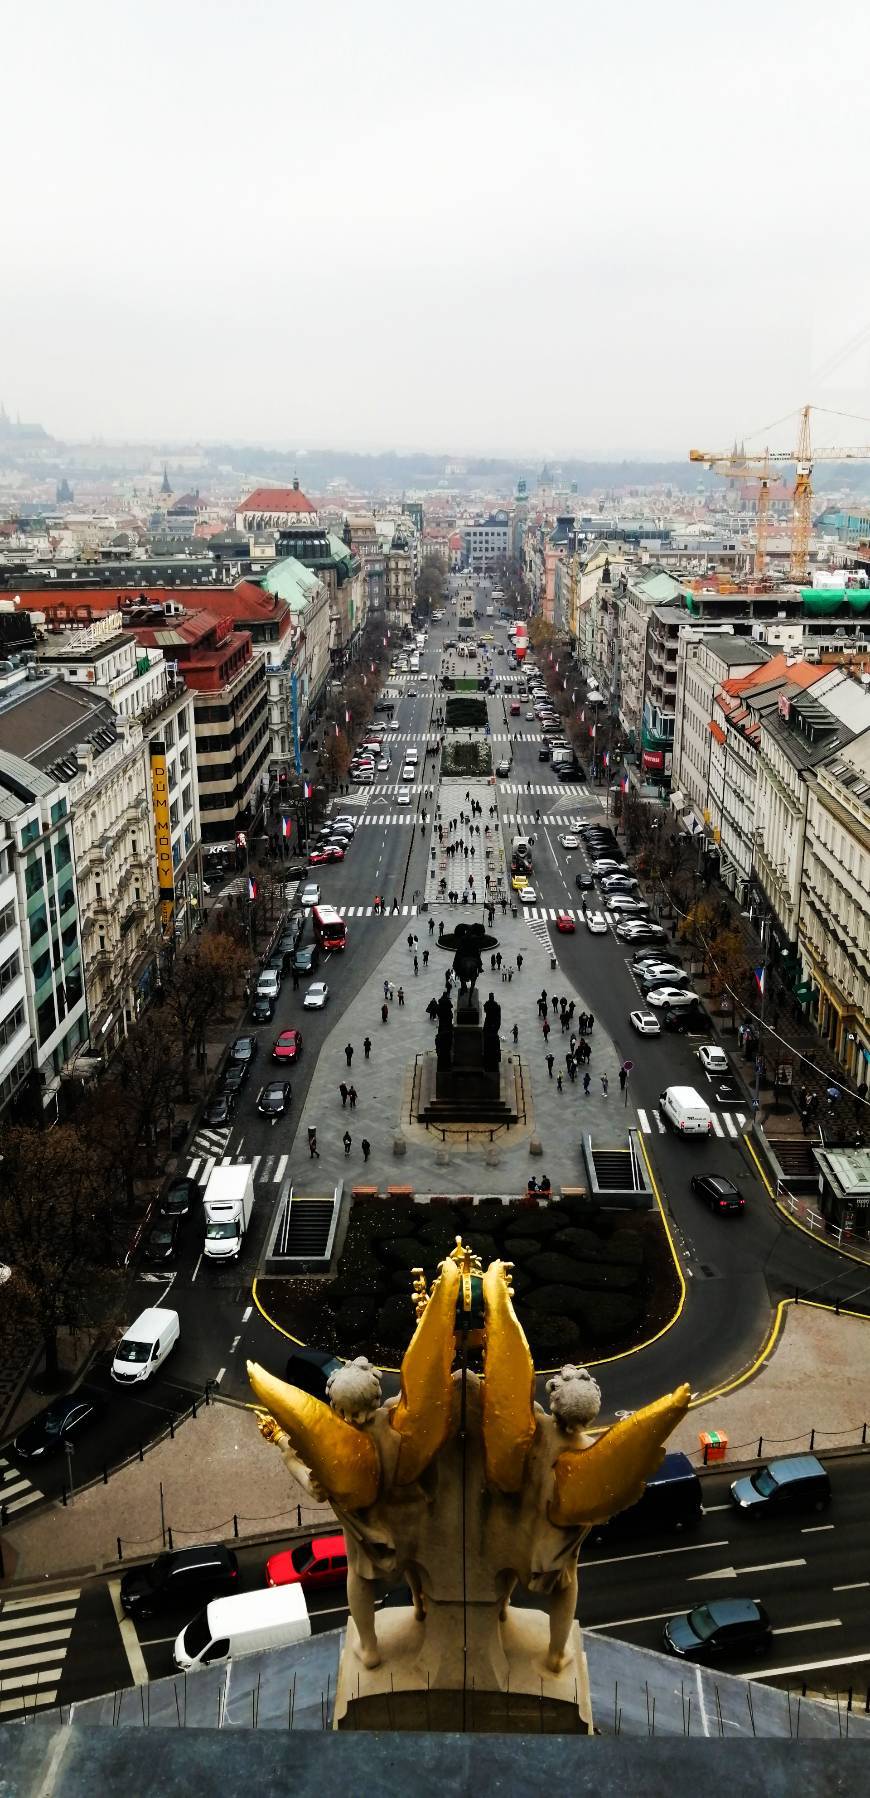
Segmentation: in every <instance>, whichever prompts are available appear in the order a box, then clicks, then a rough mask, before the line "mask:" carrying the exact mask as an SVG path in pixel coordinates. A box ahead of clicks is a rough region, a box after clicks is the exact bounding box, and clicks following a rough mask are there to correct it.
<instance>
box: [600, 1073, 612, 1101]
mask: <svg viewBox="0 0 870 1798" xmlns="http://www.w3.org/2000/svg"><path fill="white" fill-rule="evenodd" d="M609 1085H610V1081H609V1080H608V1078H607V1075H606V1074H602V1076H601V1092H602V1095H603V1097H604V1098H605V1099H606V1098H607V1089H608V1087H609Z"/></svg>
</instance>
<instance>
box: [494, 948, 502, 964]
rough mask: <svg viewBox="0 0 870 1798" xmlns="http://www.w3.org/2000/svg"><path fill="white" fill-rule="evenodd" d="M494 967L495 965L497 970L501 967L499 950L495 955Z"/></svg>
mask: <svg viewBox="0 0 870 1798" xmlns="http://www.w3.org/2000/svg"><path fill="white" fill-rule="evenodd" d="M495 965H496V967H497V968H500V967H501V950H500V949H499V951H498V954H497V955H496V958H495Z"/></svg>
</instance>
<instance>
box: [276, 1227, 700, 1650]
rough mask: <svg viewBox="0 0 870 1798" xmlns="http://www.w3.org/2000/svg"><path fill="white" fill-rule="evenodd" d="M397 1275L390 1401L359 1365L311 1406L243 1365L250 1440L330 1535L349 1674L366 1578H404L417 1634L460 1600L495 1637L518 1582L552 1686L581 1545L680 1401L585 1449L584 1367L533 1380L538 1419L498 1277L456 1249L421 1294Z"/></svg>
mask: <svg viewBox="0 0 870 1798" xmlns="http://www.w3.org/2000/svg"><path fill="white" fill-rule="evenodd" d="M414 1273H415V1276H416V1286H415V1294H414V1297H415V1302H416V1307H417V1327H416V1329H415V1331H414V1334H413V1336H412V1338H411V1341H410V1343H409V1345H408V1348H407V1350H406V1353H405V1356H404V1359H403V1361H402V1370H401V1392H400V1395H399V1397H398V1398H393V1399H388V1400H387V1401H386V1402H383V1401H382V1397H381V1383H380V1377H379V1375H378V1373H377V1370H376V1369H375V1368H374V1367H372V1366H371V1365H370V1363H369V1362H368V1361H367V1360H365V1359H364V1358H362V1357H360V1358H359V1359H357V1360H355V1361H351V1362H349V1363H348V1364H347V1365H345V1366H343V1367H341V1368H340V1369H339V1370H338V1371H337V1372H336V1373H334V1374H333V1375H332V1376H331V1379H330V1381H329V1384H328V1400H329V1402H328V1403H327V1404H323V1403H322V1402H321V1401H319V1400H318V1399H315V1398H311V1397H310V1396H309V1394H308V1393H306V1392H302V1391H300V1390H299V1389H298V1388H297V1387H295V1386H290V1385H288V1384H287V1383H286V1382H284V1381H283V1380H279V1379H275V1378H274V1377H273V1376H272V1375H271V1374H269V1373H267V1372H266V1371H265V1370H264V1369H263V1368H261V1367H258V1366H256V1365H255V1364H253V1363H250V1362H249V1363H248V1377H249V1379H250V1383H251V1386H252V1387H253V1390H254V1393H255V1394H256V1397H257V1399H258V1400H259V1401H260V1404H261V1405H262V1406H263V1407H264V1412H263V1414H262V1415H261V1416H260V1417H259V1427H260V1429H261V1431H262V1433H263V1435H264V1436H265V1437H266V1438H267V1439H268V1440H270V1441H274V1442H276V1443H277V1445H278V1446H279V1447H280V1449H281V1451H282V1453H283V1455H284V1458H285V1461H286V1462H287V1465H288V1467H289V1468H290V1471H291V1472H292V1473H293V1474H294V1476H295V1477H296V1479H297V1480H299V1481H300V1483H301V1484H302V1485H303V1487H304V1488H305V1489H306V1490H307V1491H308V1492H309V1493H310V1494H311V1495H312V1496H314V1497H315V1498H317V1499H322V1498H324V1497H325V1498H327V1499H328V1500H329V1502H330V1503H331V1505H332V1507H333V1510H334V1511H335V1514H336V1516H337V1518H338V1519H339V1521H340V1523H341V1524H342V1526H343V1528H344V1532H345V1537H346V1541H347V1551H348V1606H349V1610H350V1614H351V1617H352V1619H353V1622H354V1624H355V1626H356V1634H357V1644H356V1652H357V1654H358V1655H359V1658H360V1660H361V1661H362V1662H363V1664H364V1665H365V1666H366V1667H375V1666H377V1665H378V1663H379V1661H380V1650H379V1646H378V1640H377V1632H376V1627H375V1594H376V1585H377V1581H378V1580H386V1581H387V1582H388V1583H391V1584H395V1583H396V1582H397V1581H401V1580H404V1581H405V1582H406V1583H407V1585H408V1587H409V1588H410V1591H411V1595H412V1598H413V1604H414V1615H415V1617H416V1619H417V1620H418V1622H419V1623H420V1624H421V1625H424V1626H425V1624H426V1620H427V1616H431V1615H434V1614H435V1607H442V1606H456V1605H458V1604H460V1603H461V1604H462V1605H463V1607H468V1606H469V1605H471V1606H483V1607H489V1608H490V1609H491V1610H492V1612H493V1614H494V1616H495V1617H496V1618H497V1619H498V1620H500V1621H501V1622H504V1620H505V1618H506V1615H507V1607H508V1604H509V1600H510V1595H511V1592H512V1590H513V1588H514V1586H515V1585H516V1584H517V1583H519V1584H520V1585H522V1586H524V1587H526V1589H527V1590H529V1591H532V1592H537V1593H541V1594H543V1595H546V1597H547V1598H548V1601H549V1602H548V1611H549V1651H548V1655H547V1660H546V1667H547V1670H548V1671H550V1672H552V1673H557V1672H558V1671H559V1669H560V1668H561V1667H562V1665H563V1661H564V1656H565V1647H566V1643H567V1641H568V1635H569V1631H570V1630H571V1627H572V1624H573V1621H574V1617H575V1613H576V1607H577V1562H578V1555H579V1550H580V1545H581V1543H582V1541H583V1538H584V1535H585V1534H586V1532H587V1531H588V1529H589V1528H590V1527H591V1526H592V1525H593V1524H596V1523H600V1522H602V1521H604V1520H605V1519H606V1518H608V1517H611V1516H613V1514H614V1513H615V1512H617V1511H621V1510H624V1509H625V1508H626V1506H628V1505H631V1504H633V1503H634V1502H635V1501H636V1500H637V1499H638V1498H639V1497H640V1495H641V1493H642V1491H643V1488H644V1483H645V1481H646V1480H647V1479H648V1478H649V1476H650V1474H651V1473H653V1472H654V1471H655V1469H656V1468H657V1467H658V1466H659V1464H660V1462H661V1459H662V1456H663V1453H664V1444H665V1442H666V1441H667V1438H668V1436H669V1435H670V1433H671V1431H672V1430H673V1429H674V1427H675V1425H676V1424H677V1423H678V1422H679V1421H680V1419H681V1418H682V1417H683V1416H684V1414H685V1412H686V1409H687V1407H688V1403H689V1397H690V1390H689V1387H688V1386H680V1387H678V1388H677V1390H676V1391H675V1392H671V1393H668V1394H666V1395H665V1396H664V1397H663V1398H659V1399H656V1400H655V1401H654V1403H652V1404H650V1405H647V1406H645V1407H644V1408H643V1409H642V1410H640V1411H636V1412H634V1413H633V1414H632V1415H631V1416H629V1417H626V1418H623V1419H621V1420H620V1421H619V1422H618V1423H615V1424H614V1425H612V1427H611V1428H610V1429H607V1430H604V1431H603V1432H602V1433H601V1434H600V1435H598V1436H597V1437H596V1436H593V1435H590V1434H589V1433H588V1426H589V1425H590V1424H591V1423H592V1422H593V1421H594V1419H595V1418H596V1416H597V1415H598V1410H599V1407H600V1403H601V1393H600V1390H599V1388H598V1385H597V1383H596V1381H595V1380H594V1379H593V1378H592V1376H591V1375H590V1374H589V1373H588V1371H587V1370H586V1368H584V1367H575V1366H566V1367H563V1368H562V1369H561V1370H560V1371H559V1372H558V1373H557V1374H555V1375H554V1376H553V1378H551V1379H550V1380H549V1381H548V1382H547V1394H548V1398H549V1410H545V1409H544V1407H543V1406H542V1405H540V1404H538V1403H537V1402H536V1400H535V1369H534V1366H533V1363H532V1357H531V1353H530V1350H529V1345H528V1342H527V1341H526V1337H525V1334H524V1332H523V1329H522V1327H521V1325H520V1323H519V1320H518V1318H517V1316H516V1313H515V1311H514V1308H513V1303H512V1298H511V1289H510V1270H509V1267H508V1266H507V1265H506V1264H505V1263H503V1262H501V1261H493V1262H492V1263H491V1264H490V1266H489V1267H488V1268H487V1269H486V1271H485V1272H484V1270H483V1269H482V1267H481V1265H480V1263H479V1261H478V1260H477V1258H476V1257H475V1256H474V1255H473V1254H472V1252H471V1250H470V1249H468V1248H466V1247H465V1246H464V1245H463V1244H462V1242H461V1241H460V1240H459V1239H457V1246H456V1248H455V1250H454V1251H453V1252H452V1254H451V1255H449V1256H448V1257H447V1258H446V1260H445V1261H444V1262H442V1264H441V1267H440V1269H439V1272H438V1275H437V1277H436V1278H435V1280H434V1281H433V1283H432V1287H431V1291H427V1290H426V1282H425V1279H424V1278H423V1275H422V1272H421V1271H420V1270H419V1269H416V1270H414ZM471 1347H479V1348H480V1349H481V1352H482V1372H481V1373H479V1374H478V1373H476V1372H472V1371H471V1370H470V1369H469V1368H468V1366H467V1351H468V1349H469V1348H471ZM457 1356H458V1357H459V1361H460V1365H459V1366H457V1365H456V1363H457Z"/></svg>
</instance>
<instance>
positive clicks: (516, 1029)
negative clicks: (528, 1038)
mask: <svg viewBox="0 0 870 1798" xmlns="http://www.w3.org/2000/svg"><path fill="white" fill-rule="evenodd" d="M512 1034H513V1039H514V1048H516V1046H517V1043H518V1042H519V1040H520V1027H519V1024H515V1025H514V1027H513V1033H512Z"/></svg>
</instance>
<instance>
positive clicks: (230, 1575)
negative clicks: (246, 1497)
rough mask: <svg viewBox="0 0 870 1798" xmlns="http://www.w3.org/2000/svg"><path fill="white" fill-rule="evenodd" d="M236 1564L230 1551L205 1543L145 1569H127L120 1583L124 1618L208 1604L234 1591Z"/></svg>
mask: <svg viewBox="0 0 870 1798" xmlns="http://www.w3.org/2000/svg"><path fill="white" fill-rule="evenodd" d="M238 1577H239V1564H238V1561H237V1560H236V1557H235V1555H234V1554H233V1551H232V1549H231V1548H224V1547H223V1546H222V1545H221V1544H220V1543H219V1542H218V1543H212V1542H207V1543H206V1544H205V1545H204V1546H203V1547H202V1548H180V1549H179V1550H178V1551H177V1552H176V1553H175V1554H162V1555H158V1556H157V1559H156V1561H152V1562H151V1563H150V1565H149V1566H148V1567H130V1568H129V1569H128V1571H127V1572H126V1573H125V1574H124V1575H123V1578H122V1580H121V1605H122V1607H123V1609H124V1610H125V1611H126V1613H127V1616H128V1617H155V1616H157V1615H158V1614H159V1612H161V1611H174V1610H175V1609H176V1607H177V1606H178V1607H181V1606H192V1607H193V1609H194V1610H195V1609H196V1607H197V1605H203V1604H208V1602H209V1599H212V1598H223V1597H224V1596H225V1595H226V1594H227V1593H228V1592H235V1591H236V1590H237V1589H238Z"/></svg>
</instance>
